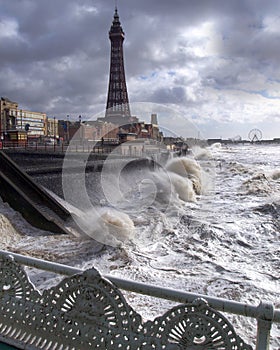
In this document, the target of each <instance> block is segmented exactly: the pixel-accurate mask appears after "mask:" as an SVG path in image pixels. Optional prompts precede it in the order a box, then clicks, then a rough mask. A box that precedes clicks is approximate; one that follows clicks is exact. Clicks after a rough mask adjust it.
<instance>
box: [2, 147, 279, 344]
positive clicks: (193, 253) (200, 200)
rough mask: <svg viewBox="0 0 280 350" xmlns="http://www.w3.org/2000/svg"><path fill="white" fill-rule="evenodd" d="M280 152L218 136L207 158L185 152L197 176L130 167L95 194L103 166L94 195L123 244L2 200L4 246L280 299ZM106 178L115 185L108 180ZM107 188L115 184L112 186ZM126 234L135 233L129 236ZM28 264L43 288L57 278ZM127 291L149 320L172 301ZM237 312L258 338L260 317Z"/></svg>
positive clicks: (244, 332)
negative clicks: (98, 244) (35, 220)
mask: <svg viewBox="0 0 280 350" xmlns="http://www.w3.org/2000/svg"><path fill="white" fill-rule="evenodd" d="M279 154H280V147H279V146H276V145H265V146H263V145H254V144H249V145H236V146H222V147H219V146H218V145H216V146H213V147H210V148H209V149H207V152H205V151H204V152H202V151H201V150H200V151H198V150H196V151H195V152H194V155H195V156H196V158H197V165H198V166H199V167H197V166H195V167H192V168H191V169H192V170H190V163H191V162H193V159H192V160H191V161H190V162H188V161H186V162H185V164H184V167H185V168H188V174H190V176H188V177H187V178H185V179H184V180H182V179H181V178H178V176H181V175H182V174H180V171H181V170H180V169H179V170H178V168H177V167H175V168H176V169H177V170H176V171H175V170H174V164H172V165H170V164H169V165H168V166H167V167H161V168H159V169H155V170H154V171H139V170H137V171H133V170H132V169H128V170H127V171H124V172H123V174H122V176H123V177H124V179H125V180H124V181H123V182H122V183H121V184H120V191H117V192H116V194H115V195H113V194H112V196H111V197H110V198H109V199H108V198H103V197H102V195H101V194H100V193H97V194H96V190H97V188H100V191H101V189H102V186H99V187H97V183H98V182H102V179H100V178H98V176H99V175H98V176H97V174H92V175H91V174H90V175H87V177H88V178H87V183H88V188H89V189H91V191H92V192H91V191H89V195H90V196H92V197H93V196H95V198H98V203H95V204H96V205H97V204H98V206H99V207H100V208H99V209H98V210H101V212H102V215H103V217H104V218H105V219H106V222H107V224H108V225H109V224H110V225H111V224H112V226H110V225H109V226H108V225H107V226H106V228H104V226H102V225H101V226H100V230H102V229H104V230H105V231H106V232H107V231H108V232H109V234H112V235H114V227H116V226H117V231H118V232H117V233H118V239H119V237H121V238H120V242H121V243H120V246H119V247H113V248H110V247H109V248H106V249H103V250H100V251H98V252H97V251H96V249H95V248H93V247H92V246H91V240H90V238H89V239H88V240H80V239H78V238H76V237H70V236H64V235H63V236H49V235H47V234H46V232H44V231H39V230H35V229H34V228H32V227H30V226H29V225H28V224H26V223H25V221H24V220H22V219H21V217H20V215H18V214H17V213H15V212H14V211H13V210H12V209H10V208H9V207H8V206H7V205H6V204H4V203H0V212H1V215H0V227H1V230H2V238H1V249H7V250H11V251H15V252H18V253H24V254H29V255H31V256H35V257H40V258H43V259H49V260H52V261H57V262H63V263H67V264H70V265H72V266H76V267H80V268H83V269H84V268H90V267H92V266H94V267H96V268H97V269H99V271H100V272H101V273H104V274H111V275H114V276H118V277H122V278H128V279H133V280H136V281H141V282H147V283H151V284H156V285H160V286H164V287H170V288H175V289H180V290H185V291H190V292H195V293H201V294H207V295H211V296H216V297H223V298H227V299H231V300H236V301H241V302H247V303H250V304H254V305H258V303H259V301H260V300H266V301H272V302H273V303H274V305H275V306H276V307H277V308H280V298H279V291H280V282H279V278H280V249H279V248H280V243H279V242H280V241H279V236H280V234H279V229H280V218H279V210H280V157H279ZM205 155H206V156H205ZM199 169H200V170H201V171H200V170H199ZM170 172H172V174H171V175H170ZM91 176H92V178H91ZM209 179H210V180H211V181H210V180H209ZM103 180H104V179H103ZM105 180H106V179H105ZM208 180H209V183H208ZM190 182H192V184H194V186H193V185H192V184H191V183H190ZM213 182H214V183H213ZM209 184H210V185H209ZM104 186H108V185H107V183H106V181H105V185H104V182H103V187H104ZM204 188H206V190H204ZM194 189H195V190H194ZM107 190H108V188H107ZM105 192H106V191H105ZM107 192H108V193H115V192H113V188H110V189H109V190H108V191H107ZM105 197H106V196H105ZM93 202H94V199H93ZM71 204H72V205H74V203H71ZM118 211H119V212H120V215H119V216H118ZM95 214H96V213H95ZM87 217H89V220H88V222H87V224H88V225H90V226H87V227H89V229H91V227H92V230H91V232H92V235H94V234H95V231H96V227H97V222H96V220H95V217H94V216H93V215H91V214H90V212H89V213H88V214H87ZM97 220H98V218H97ZM114 225H115V226H114ZM132 226H133V227H132ZM122 228H125V230H127V231H125V230H123V231H122ZM131 230H133V234H131V235H130V234H128V231H129V232H130V231H131ZM126 233H127V234H128V236H129V237H128V238H129V239H127V240H125V239H123V238H124V237H122V235H124V236H125V235H126ZM89 236H90V235H89ZM30 273H31V278H32V280H33V281H34V283H35V284H36V285H37V286H38V287H39V288H46V287H49V286H51V285H53V284H54V283H56V282H57V281H58V279H59V278H57V277H54V276H53V275H51V274H47V273H41V272H40V273H39V272H38V271H35V270H31V271H30ZM125 295H126V297H127V299H128V301H129V303H130V304H131V305H132V306H133V307H134V308H135V310H136V311H138V312H139V313H140V314H141V315H142V316H143V317H144V318H145V319H151V318H154V317H155V316H158V315H160V314H162V313H163V311H164V310H167V309H168V308H169V307H170V306H171V304H170V303H169V302H167V301H163V300H157V299H156V300H155V299H152V298H147V297H144V296H138V295H135V294H133V293H127V292H126V293H125ZM227 316H228V315H227ZM231 319H232V320H233V322H234V324H235V325H236V330H237V332H238V334H239V335H241V336H242V337H243V338H244V340H246V341H248V342H250V343H251V344H252V343H253V339H254V338H255V336H256V334H255V331H256V328H255V322H254V321H253V320H251V319H246V318H243V317H233V318H232V317H231ZM279 334H280V328H279V326H278V327H277V326H276V325H274V326H273V329H272V344H271V346H272V349H279V348H280V336H279Z"/></svg>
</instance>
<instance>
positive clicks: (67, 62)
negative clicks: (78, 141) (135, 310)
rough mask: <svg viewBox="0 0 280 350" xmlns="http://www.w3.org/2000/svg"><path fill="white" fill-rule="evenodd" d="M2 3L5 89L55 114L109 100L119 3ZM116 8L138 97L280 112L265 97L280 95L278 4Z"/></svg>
mask: <svg viewBox="0 0 280 350" xmlns="http://www.w3.org/2000/svg"><path fill="white" fill-rule="evenodd" d="M0 6H1V13H0V52H1V54H0V74H1V83H0V84H1V85H0V93H1V95H2V96H3V95H4V96H7V97H9V98H11V99H12V100H16V101H17V102H19V104H20V105H22V106H24V107H26V108H29V109H31V110H39V111H44V112H46V113H47V114H49V115H57V116H63V115H66V114H70V115H72V116H73V117H75V116H76V115H79V114H81V113H85V114H87V115H93V114H95V106H96V105H97V104H98V105H102V104H103V105H104V106H105V102H106V93H107V84H108V71H109V53H110V43H109V39H108V31H109V28H110V25H111V23H112V19H113V14H114V2H113V1H109V0H106V1H101V0H78V1H77V0H75V1H74V0H59V1H54V0H49V1H43V0H37V1H35V0H13V1H7V0H0ZM118 9H119V15H120V20H121V23H122V26H123V29H124V31H125V33H126V38H125V43H124V49H125V66H126V77H127V84H128V89H129V97H130V100H131V101H150V102H160V103H172V104H176V105H178V106H180V107H182V108H185V113H186V114H188V113H189V114H190V115H192V116H193V115H196V116H199V115H201V116H204V117H205V116H206V115H208V116H211V118H212V119H216V120H217V121H221V120H222V116H223V115H227V118H229V119H230V120H238V119H240V118H241V119H242V118H243V116H245V114H246V113H247V112H246V111H248V110H249V111H250V113H251V114H253V117H254V118H259V119H261V113H260V112H258V110H259V107H258V106H259V105H260V104H261V105H262V108H263V114H266V115H270V114H271V115H273V118H274V119H277V118H279V114H278V113H279V112H278V111H275V105H274V104H271V103H268V102H267V101H268V97H270V98H272V97H273V98H274V99H275V98H279V95H278V92H277V91H279V86H278V84H279V83H277V81H280V70H279V68H278V62H279V58H280V49H279V45H278V43H279V33H280V19H279V16H277V13H279V10H280V3H279V2H278V1H264V0H235V1H231V0H216V1H215V0H213V1H209V0H196V1H191V0H188V1H186V0H173V1H170V0H157V1H150V0H149V1H148V0H142V1H141V2H140V1H137V0H130V1H125V0H119V1H118ZM258 92H259V94H258ZM220 101H223V103H221V102H220ZM270 102H271V101H270ZM275 102H276V101H274V103H275ZM236 106H238V108H237V107H236ZM232 109H234V110H232ZM255 111H256V112H255ZM209 118H210V117H209ZM246 118H249V114H246Z"/></svg>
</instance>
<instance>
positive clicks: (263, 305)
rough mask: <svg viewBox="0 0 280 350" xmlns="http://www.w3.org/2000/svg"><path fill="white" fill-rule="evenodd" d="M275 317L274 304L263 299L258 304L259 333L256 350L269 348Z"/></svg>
mask: <svg viewBox="0 0 280 350" xmlns="http://www.w3.org/2000/svg"><path fill="white" fill-rule="evenodd" d="M273 317H274V306H273V304H272V303H271V302H265V301H261V302H260V304H259V306H258V318H257V321H258V333H257V344H256V350H268V349H269V340H270V330H271V325H272V320H273Z"/></svg>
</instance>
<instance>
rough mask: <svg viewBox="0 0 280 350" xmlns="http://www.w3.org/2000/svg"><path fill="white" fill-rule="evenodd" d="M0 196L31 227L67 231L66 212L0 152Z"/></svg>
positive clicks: (68, 218)
mask: <svg viewBox="0 0 280 350" xmlns="http://www.w3.org/2000/svg"><path fill="white" fill-rule="evenodd" d="M0 196H1V197H2V199H3V201H4V202H8V203H9V205H10V206H11V207H12V208H13V209H14V210H16V211H18V212H20V213H21V214H22V216H23V217H24V218H25V220H26V221H28V222H29V223H30V224H31V225H32V226H35V227H38V228H40V229H42V230H46V231H51V232H54V233H66V234H68V233H70V232H69V231H68V230H67V228H66V227H65V223H66V222H67V221H70V220H71V214H70V212H69V211H68V210H67V209H66V208H64V207H63V206H62V205H61V204H60V203H59V202H58V201H56V200H55V199H54V198H53V197H52V196H51V195H50V194H49V193H48V192H47V191H46V190H44V188H43V187H41V186H40V185H38V184H36V183H35V182H34V181H33V180H32V178H31V177H30V176H29V175H27V174H26V173H25V172H24V171H22V170H21V169H20V168H19V167H18V165H17V164H15V163H14V162H13V161H12V160H11V159H10V157H8V156H7V154H5V153H4V151H0Z"/></svg>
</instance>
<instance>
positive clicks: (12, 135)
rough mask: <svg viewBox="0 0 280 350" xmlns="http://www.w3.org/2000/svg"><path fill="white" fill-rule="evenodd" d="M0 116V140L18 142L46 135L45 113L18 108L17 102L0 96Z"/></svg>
mask: <svg viewBox="0 0 280 350" xmlns="http://www.w3.org/2000/svg"><path fill="white" fill-rule="evenodd" d="M0 116H1V117H0V135H1V140H4V141H10V142H13V143H19V144H20V143H23V142H26V141H27V139H29V140H31V139H36V140H37V139H38V138H43V137H45V136H47V130H48V128H47V115H46V113H41V112H33V111H28V110H25V109H20V108H19V106H18V103H17V102H13V101H11V100H9V99H8V98H6V97H1V101H0Z"/></svg>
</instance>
